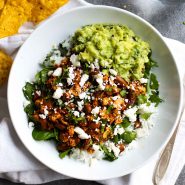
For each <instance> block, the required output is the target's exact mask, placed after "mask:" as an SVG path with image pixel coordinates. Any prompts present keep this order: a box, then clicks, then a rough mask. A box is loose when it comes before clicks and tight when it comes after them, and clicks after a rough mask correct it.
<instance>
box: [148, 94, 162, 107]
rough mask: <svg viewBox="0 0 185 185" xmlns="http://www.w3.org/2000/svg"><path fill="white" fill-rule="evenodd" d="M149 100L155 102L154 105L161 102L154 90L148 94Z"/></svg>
mask: <svg viewBox="0 0 185 185" xmlns="http://www.w3.org/2000/svg"><path fill="white" fill-rule="evenodd" d="M149 100H150V101H151V102H152V103H155V107H157V106H158V105H159V103H161V102H163V100H162V99H161V98H160V97H159V95H158V93H156V92H155V91H153V92H152V95H151V96H150V98H149Z"/></svg>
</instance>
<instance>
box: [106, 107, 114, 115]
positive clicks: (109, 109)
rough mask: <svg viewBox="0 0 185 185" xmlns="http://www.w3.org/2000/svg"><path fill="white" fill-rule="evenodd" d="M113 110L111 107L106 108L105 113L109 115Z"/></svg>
mask: <svg viewBox="0 0 185 185" xmlns="http://www.w3.org/2000/svg"><path fill="white" fill-rule="evenodd" d="M113 108H114V106H113V105H110V106H109V107H108V108H107V113H108V114H110V113H111V110H112V109H113Z"/></svg>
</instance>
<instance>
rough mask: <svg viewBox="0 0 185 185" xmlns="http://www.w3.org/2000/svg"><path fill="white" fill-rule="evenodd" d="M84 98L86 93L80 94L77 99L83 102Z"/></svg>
mask: <svg viewBox="0 0 185 185" xmlns="http://www.w3.org/2000/svg"><path fill="white" fill-rule="evenodd" d="M85 97H86V92H82V93H80V94H79V98H80V99H81V100H83V99H84V98H85Z"/></svg>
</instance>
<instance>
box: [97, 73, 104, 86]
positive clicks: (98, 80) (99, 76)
mask: <svg viewBox="0 0 185 185" xmlns="http://www.w3.org/2000/svg"><path fill="white" fill-rule="evenodd" d="M95 78H96V81H97V82H98V84H99V86H98V87H99V89H100V90H104V89H105V85H103V75H102V74H101V73H99V74H97V75H95Z"/></svg>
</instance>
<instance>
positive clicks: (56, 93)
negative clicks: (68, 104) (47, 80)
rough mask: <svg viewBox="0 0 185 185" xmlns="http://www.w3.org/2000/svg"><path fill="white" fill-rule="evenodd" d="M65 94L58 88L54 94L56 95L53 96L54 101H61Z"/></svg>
mask: <svg viewBox="0 0 185 185" xmlns="http://www.w3.org/2000/svg"><path fill="white" fill-rule="evenodd" d="M63 93H64V90H63V89H61V88H60V87H58V88H57V89H56V91H55V92H54V94H53V98H54V99H59V98H61V96H62V95H63Z"/></svg>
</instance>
